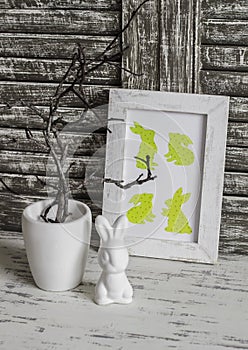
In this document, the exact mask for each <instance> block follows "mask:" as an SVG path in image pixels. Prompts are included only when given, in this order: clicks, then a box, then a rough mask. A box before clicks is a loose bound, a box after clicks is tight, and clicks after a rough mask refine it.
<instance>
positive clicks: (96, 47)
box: [0, 0, 121, 231]
mask: <svg viewBox="0 0 248 350" xmlns="http://www.w3.org/2000/svg"><path fill="white" fill-rule="evenodd" d="M0 28H1V29H0V31H1V32H0V173H1V174H0V175H1V178H2V179H3V180H4V181H5V183H6V184H7V185H8V186H9V187H10V188H12V189H13V190H14V191H15V192H17V193H20V194H21V197H20V196H13V195H10V193H9V192H8V191H7V190H6V189H5V188H4V186H3V185H2V184H0V229H4V230H11V231H15V230H18V231H19V230H20V229H21V226H20V219H21V212H22V210H23V208H24V207H25V206H26V205H27V204H28V203H30V202H32V201H35V200H37V198H43V197H46V196H47V192H46V189H45V188H44V186H43V185H42V184H41V182H40V181H39V180H38V179H37V177H36V175H38V176H39V178H41V179H44V176H45V175H46V165H47V149H46V147H40V146H38V145H37V144H36V143H35V142H33V141H32V140H28V139H27V138H26V134H25V128H26V127H29V128H30V129H31V130H32V132H33V134H34V136H36V137H37V139H41V137H42V135H41V131H40V130H41V128H42V126H43V125H42V121H41V120H40V119H39V117H37V116H36V115H35V114H34V113H33V112H31V111H30V110H29V109H28V108H26V107H23V106H20V104H19V105H18V101H19V100H20V99H21V100H23V101H25V102H28V103H32V104H35V105H37V106H39V108H41V109H42V110H43V111H47V108H48V107H47V106H48V104H49V99H50V97H51V96H52V95H53V93H54V91H55V88H56V83H57V82H58V81H60V79H61V78H62V76H63V74H64V73H65V71H66V69H67V67H68V64H69V63H70V59H71V57H72V55H73V51H74V50H75V48H76V45H77V43H80V44H81V45H82V46H83V47H85V52H86V55H87V57H88V58H93V57H94V56H97V55H98V54H99V53H100V52H102V51H103V50H104V48H105V47H106V46H107V45H108V43H109V42H110V41H111V40H112V39H113V37H114V36H115V34H116V33H117V32H119V30H120V28H121V2H120V1H119V0H108V1H105V0H91V1H87V0H81V1H78V0H58V1H51V0H24V1H19V0H1V1H0ZM87 84H88V85H87V88H86V94H87V96H88V98H90V99H93V98H96V101H97V104H106V103H107V102H108V90H109V87H112V86H120V85H121V76H120V72H119V70H118V69H116V68H115V67H113V66H104V67H103V68H101V69H100V70H98V71H97V72H95V73H94V74H92V75H91V76H89V78H88V81H87ZM6 104H7V107H6ZM9 105H12V108H8V106H9ZM59 111H60V113H61V115H63V116H65V119H66V120H68V121H76V120H77V119H78V118H79V116H80V115H81V113H82V108H81V103H80V101H78V100H77V99H76V98H75V97H73V96H69V97H67V98H65V99H63V101H62V103H61V105H60V109H59ZM98 114H99V113H98ZM101 117H102V125H106V118H107V116H106V113H105V112H104V111H103V113H102V114H101ZM94 125H95V127H96V128H97V127H99V122H98V124H97V120H96V118H95V116H94V114H92V113H91V114H90V113H89V114H88V115H87V118H86V119H85V120H84V122H83V123H82V125H80V130H79V131H77V132H75V130H72V132H71V134H70V137H71V138H72V139H73V140H75V138H77V137H79V136H80V137H81V139H82V141H81V142H80V143H79V147H78V149H77V151H76V153H75V155H74V159H71V160H74V161H75V165H74V166H73V167H72V169H71V172H70V178H71V182H72V185H73V188H74V190H73V194H74V197H76V198H79V199H81V200H84V201H85V202H86V203H87V204H89V205H90V206H91V208H92V210H93V213H94V215H96V214H98V213H101V207H99V206H98V202H97V204H92V201H91V200H90V196H89V194H88V191H87V189H86V187H85V186H84V185H83V179H84V176H85V169H86V166H88V167H89V168H92V169H93V170H96V169H99V172H101V171H102V170H103V164H104V157H101V158H100V159H97V158H91V156H92V154H93V153H94V152H95V151H97V149H99V148H100V147H101V146H103V145H105V139H106V135H105V133H101V132H97V133H94V134H89V133H88V131H89V129H94ZM100 126H101V125H100ZM100 160H101V162H100ZM99 172H98V175H99ZM100 175H101V174H100ZM92 181H93V180H92ZM97 185H98V187H99V186H100V190H98V192H97V191H96V193H93V195H94V198H97V199H99V201H101V197H102V189H101V188H102V184H101V183H100V184H99V183H97V184H94V183H90V184H89V185H88V189H89V188H90V189H91V191H92V192H94V187H96V186H97Z"/></svg>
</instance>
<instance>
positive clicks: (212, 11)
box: [201, 0, 248, 19]
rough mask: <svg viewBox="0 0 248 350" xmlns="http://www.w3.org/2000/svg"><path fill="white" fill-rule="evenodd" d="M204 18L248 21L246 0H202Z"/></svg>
mask: <svg viewBox="0 0 248 350" xmlns="http://www.w3.org/2000/svg"><path fill="white" fill-rule="evenodd" d="M201 10H202V17H204V18H223V19H227V18H230V19H234V18H235V19H248V3H247V1H246V0H238V1H235V0H202V2H201Z"/></svg>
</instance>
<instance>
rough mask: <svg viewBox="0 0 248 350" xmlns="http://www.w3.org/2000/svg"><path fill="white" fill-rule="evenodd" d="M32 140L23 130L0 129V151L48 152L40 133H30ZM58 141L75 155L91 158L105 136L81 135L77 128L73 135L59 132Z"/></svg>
mask: <svg viewBox="0 0 248 350" xmlns="http://www.w3.org/2000/svg"><path fill="white" fill-rule="evenodd" d="M32 134H33V139H32V138H31V139H30V138H27V135H26V132H25V130H16V129H1V128H0V149H1V150H9V151H11V150H12V151H24V152H43V153H47V152H48V147H47V145H46V142H45V140H44V137H43V134H42V131H32ZM60 139H61V141H62V142H64V144H68V145H69V150H68V152H69V153H70V150H71V151H72V152H73V153H74V154H75V155H81V156H85V155H86V156H91V155H93V154H94V153H95V152H96V150H97V149H98V148H100V147H103V146H105V142H106V134H100V133H92V134H89V133H83V132H81V135H80V129H79V128H77V133H76V130H75V132H74V133H72V132H65V131H62V132H60Z"/></svg>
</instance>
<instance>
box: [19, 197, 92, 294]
mask: <svg viewBox="0 0 248 350" xmlns="http://www.w3.org/2000/svg"><path fill="white" fill-rule="evenodd" d="M50 202H51V200H50V199H48V200H42V201H39V202H36V203H33V204H31V205H29V206H28V207H27V208H25V210H24V211H23V215H22V232H23V237H24V242H25V247H26V252H27V257H28V262H29V266H30V270H31V273H32V275H33V278H34V281H35V283H36V285H37V286H38V287H39V288H41V289H44V290H47V291H65V290H69V289H72V288H75V287H76V286H78V285H79V284H80V283H81V281H82V278H83V274H84V270H85V266H86V262H87V257H88V251H89V245H90V236H91V226H92V216H91V211H90V209H89V207H88V206H87V205H85V204H84V203H81V202H79V201H76V200H69V213H70V216H69V218H68V219H67V221H66V222H65V223H47V222H44V221H43V220H42V219H41V218H40V214H41V212H42V210H43V209H44V208H45V207H46V206H47V205H48V204H49V203H50Z"/></svg>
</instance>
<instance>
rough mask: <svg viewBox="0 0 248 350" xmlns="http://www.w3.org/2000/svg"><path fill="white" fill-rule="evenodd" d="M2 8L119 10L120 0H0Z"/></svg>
mask: <svg viewBox="0 0 248 350" xmlns="http://www.w3.org/2000/svg"><path fill="white" fill-rule="evenodd" d="M0 8H2V9H17V8H19V9H31V8H32V9H40V8H42V9H53V10H54V9H60V8H62V9H70V8H72V9H82V10H84V9H87V10H88V9H92V10H108V11H110V10H120V9H121V1H120V0H107V1H106V0H91V1H89V0H80V1H79V0H56V1H53V0H22V1H20V0H1V2H0Z"/></svg>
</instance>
